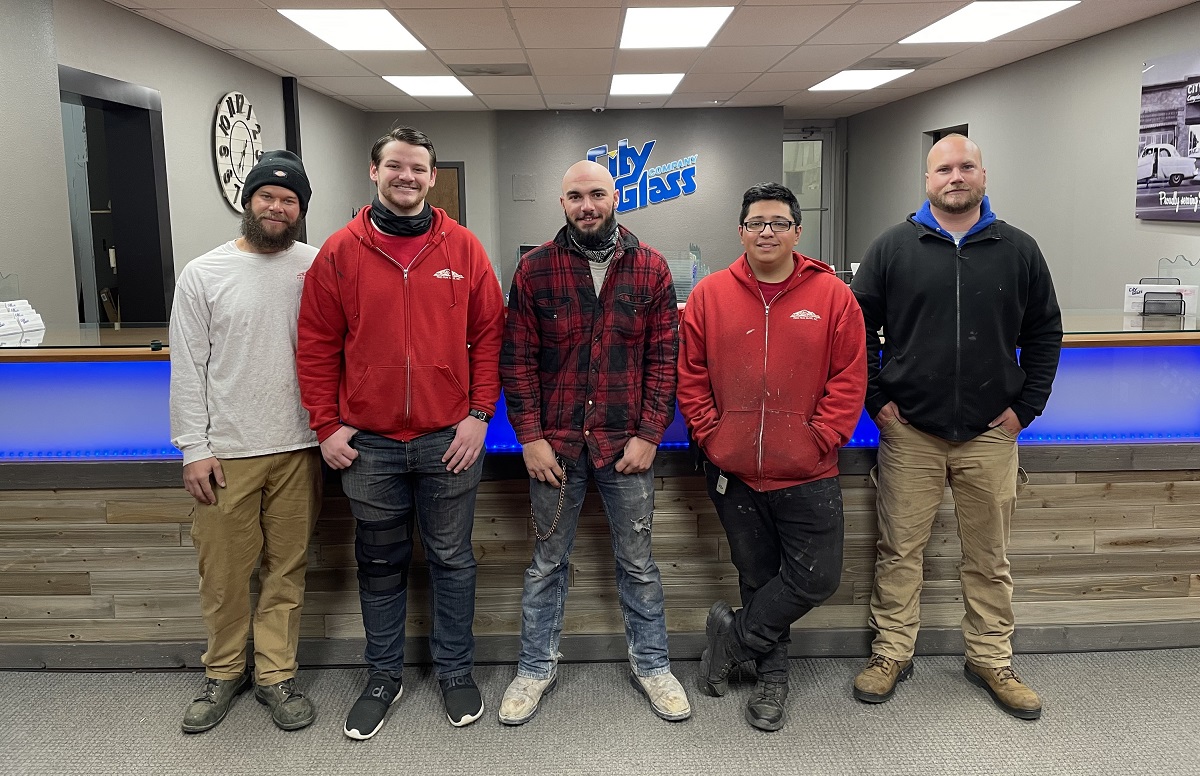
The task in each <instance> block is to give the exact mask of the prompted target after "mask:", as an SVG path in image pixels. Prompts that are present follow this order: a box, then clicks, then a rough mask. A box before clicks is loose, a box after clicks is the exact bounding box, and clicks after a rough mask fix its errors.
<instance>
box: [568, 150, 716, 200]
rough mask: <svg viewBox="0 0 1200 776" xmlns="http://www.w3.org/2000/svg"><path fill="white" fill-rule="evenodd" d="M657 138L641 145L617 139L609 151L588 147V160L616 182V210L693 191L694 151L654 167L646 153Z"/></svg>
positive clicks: (694, 172)
mask: <svg viewBox="0 0 1200 776" xmlns="http://www.w3.org/2000/svg"><path fill="white" fill-rule="evenodd" d="M656 142H657V141H655V140H647V141H646V142H645V144H643V145H642V147H641V148H638V147H637V146H631V145H629V139H628V138H624V139H622V140H620V141H618V142H617V147H616V148H614V149H613V150H611V151H609V150H608V146H607V145H601V146H596V147H594V148H589V149H588V152H587V158H588V160H589V161H592V162H596V163H597V164H602V165H604V166H605V167H607V168H608V171H609V172H610V173H612V176H613V181H614V183H615V185H616V190H617V192H616V199H617V208H616V210H617V212H618V213H627V212H629V211H630V210H637V209H638V208H643V207H647V206H649V205H658V204H661V203H663V202H669V201H670V200H672V199H676V198H678V197H681V196H686V195H688V194H693V193H695V191H696V162H697V160H698V159H699V158H700V157H699V155H698V154H693V155H691V156H687V157H684V158H682V159H676V160H675V161H672V162H667V163H666V164H660V165H658V166H656V167H648V166H647V163H648V162H649V161H650V153H651V151H653V150H654V144H655V143H656Z"/></svg>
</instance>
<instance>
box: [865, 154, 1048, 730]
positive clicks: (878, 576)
mask: <svg viewBox="0 0 1200 776" xmlns="http://www.w3.org/2000/svg"><path fill="white" fill-rule="evenodd" d="M926 169H927V171H926V173H925V191H926V194H927V195H928V197H929V200H928V202H926V203H925V205H924V206H923V207H922V208H921V210H920V211H918V212H917V213H914V214H913V215H911V216H909V217H908V220H907V221H905V222H904V223H903V224H899V225H898V226H894V227H892V228H890V229H888V230H887V231H886V232H884V233H883V234H881V235H880V236H879V237H878V238H876V240H875V241H874V242H873V243H872V244H871V246H870V247H869V248H868V249H867V253H866V255H865V256H864V257H863V261H862V265H861V266H860V267H859V270H858V272H857V274H856V275H855V277H854V282H853V289H854V293H855V296H857V297H858V302H859V305H860V306H861V307H862V311H863V317H864V319H865V322H866V328H867V354H868V361H867V376H868V385H867V398H866V406H867V411H868V412H869V413H870V414H871V416H872V417H873V418H874V419H875V423H876V425H878V426H879V459H878V467H877V473H878V476H877V485H878V489H879V490H878V499H877V507H878V513H879V543H878V557H877V559H876V564H875V586H874V590H873V592H872V595H871V627H872V628H873V629H874V631H875V639H874V642H873V643H872V646H871V652H872V654H871V659H870V661H869V662H868V663H867V667H866V668H865V669H863V671H862V672H861V673H859V675H858V676H857V677H855V680H854V697H855V698H858V699H859V700H861V701H866V702H868V703H882V702H883V701H886V700H887V699H888V698H890V697H891V696H892V693H894V692H895V689H896V684H897V683H898V682H900V681H903V680H905V679H907V678H908V677H909V676H911V675H912V671H913V663H912V656H913V646H914V644H915V642H916V638H917V630H918V628H919V627H920V595H921V579H922V571H921V566H922V558H923V553H924V550H925V545H926V543H927V542H928V541H929V535H930V531H931V529H932V526H933V520H934V516H935V515H936V513H937V510H938V506H939V505H940V504H941V501H942V497H943V493H944V490H945V485H946V481H947V479H949V482H950V487H951V490H952V491H953V494H954V512H955V516H956V517H957V518H958V533H959V538H960V540H961V543H962V556H963V562H962V568H961V571H960V578H961V581H962V591H963V603H964V604H965V606H966V616H965V617H964V618H963V620H962V630H963V637H964V639H965V641H966V657H967V660H966V665H965V667H964V674H965V675H966V678H967V679H968V680H969V681H970V682H971V683H973V684H975V685H978V686H979V687H982V688H983V689H984V690H986V691H987V692H988V694H990V695H991V696H992V699H993V700H994V701H995V702H996V704H997V705H998V706H999V707H1000V708H1001V709H1003V710H1004V711H1005V712H1007V713H1009V714H1011V715H1013V716H1015V717H1019V718H1021V719H1037V718H1038V717H1039V716H1040V715H1041V710H1042V707H1041V701H1040V700H1039V699H1038V696H1037V693H1035V692H1034V691H1033V690H1032V689H1030V688H1029V687H1028V686H1026V685H1025V684H1024V683H1023V682H1022V681H1021V680H1020V678H1019V677H1018V676H1017V674H1016V673H1015V672H1014V671H1013V669H1012V665H1011V663H1012V645H1011V639H1012V633H1013V624H1014V622H1013V621H1014V617H1013V609H1012V577H1011V576H1010V574H1009V563H1008V557H1007V545H1008V534H1009V523H1010V521H1011V518H1012V514H1013V509H1014V507H1015V505H1016V497H1017V435H1018V434H1019V433H1020V432H1021V430H1022V429H1023V428H1025V427H1026V426H1028V425H1029V424H1030V422H1032V421H1033V419H1034V418H1036V417H1037V416H1038V415H1040V414H1041V412H1042V410H1043V409H1044V408H1045V406H1046V401H1047V399H1049V397H1050V387H1051V385H1052V383H1053V382H1054V374H1055V372H1056V371H1057V369H1058V357H1059V351H1060V349H1061V347H1062V321H1061V319H1060V316H1059V310H1058V302H1057V300H1056V299H1055V296H1054V285H1053V283H1052V281H1051V279H1050V271H1049V269H1048V268H1047V266H1046V260H1045V258H1044V257H1043V256H1042V253H1041V250H1040V249H1039V248H1038V245H1037V243H1036V242H1035V241H1034V240H1033V238H1032V237H1030V236H1029V235H1027V234H1025V233H1024V232H1022V231H1020V230H1019V229H1016V228H1014V227H1012V226H1010V225H1008V224H1006V223H1004V222H1003V221H999V220H997V219H996V216H995V214H994V213H993V212H992V210H991V207H990V206H989V204H988V199H987V197H986V196H984V190H985V185H986V182H987V173H986V171H985V170H984V168H983V160H982V155H981V153H980V151H979V147H978V146H977V145H975V143H973V142H971V141H970V140H968V139H967V138H966V137H964V136H962V135H957V134H955V135H949V136H947V137H945V138H943V139H942V140H940V141H938V143H936V144H935V145H934V146H933V149H932V150H931V151H930V152H929V158H928V164H927V168H926ZM880 329H882V333H883V344H882V346H881V343H880ZM1018 348H1020V358H1019V359H1018V357H1017V349H1018ZM880 351H882V353H881V352H880Z"/></svg>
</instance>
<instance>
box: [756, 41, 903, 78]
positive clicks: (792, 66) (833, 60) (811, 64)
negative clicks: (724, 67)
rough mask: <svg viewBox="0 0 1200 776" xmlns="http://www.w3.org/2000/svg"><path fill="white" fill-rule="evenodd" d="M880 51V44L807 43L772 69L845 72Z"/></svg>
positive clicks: (780, 70)
mask: <svg viewBox="0 0 1200 776" xmlns="http://www.w3.org/2000/svg"><path fill="white" fill-rule="evenodd" d="M878 50H879V44H878V43H863V44H859V45H854V46H852V45H848V44H843V45H840V46H819V45H814V44H812V43H806V44H805V45H803V46H801V47H799V48H798V49H796V50H795V51H793V52H792V53H791V54H789V55H788V56H786V57H785V58H784V59H783V60H782V61H781V62H780V63H779V64H777V65H775V67H772V68H771V72H772V73H788V72H797V71H804V70H812V71H816V70H824V71H827V72H834V73H836V72H837V71H839V70H845V69H846V68H847V67H850V66H851V65H853V64H854V63H855V62H858V61H859V60H861V59H866V58H867V57H869V56H872V55H873V54H875V52H876V51H878Z"/></svg>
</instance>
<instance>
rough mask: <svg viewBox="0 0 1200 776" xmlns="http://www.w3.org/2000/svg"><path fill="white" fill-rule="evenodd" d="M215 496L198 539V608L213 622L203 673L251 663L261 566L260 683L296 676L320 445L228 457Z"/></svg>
mask: <svg viewBox="0 0 1200 776" xmlns="http://www.w3.org/2000/svg"><path fill="white" fill-rule="evenodd" d="M221 468H222V469H223V470H224V472H225V487H224V488H216V487H215V485H214V490H215V491H216V492H217V503H216V504H213V505H208V504H197V505H196V509H195V511H194V512H193V517H192V542H193V543H194V544H195V545H196V553H197V554H198V555H199V558H200V608H201V612H202V614H203V616H204V624H205V627H206V628H207V629H208V650H207V651H206V652H205V653H204V655H203V656H202V657H201V659H202V660H203V661H204V666H205V674H206V675H207V676H209V677H212V678H214V679H235V678H237V677H238V676H240V675H241V674H242V673H243V672H244V671H245V670H246V638H247V637H248V636H249V634H250V578H251V575H252V574H253V573H254V566H255V564H256V563H258V562H259V557H260V555H261V557H262V563H261V565H260V568H259V572H258V578H259V588H260V589H259V595H258V606H257V608H256V609H255V611H254V673H255V683H256V684H260V685H268V684H275V683H276V682H282V681H283V680H285V679H290V678H292V677H294V676H295V675H296V647H297V645H298V643H299V640H300V607H301V604H302V603H303V600H304V573H305V571H306V570H307V569H308V540H309V537H310V536H311V535H312V530H313V525H314V524H315V523H316V521H317V515H318V514H319V513H320V511H321V457H320V453H319V448H316V447H310V448H306V449H303V450H296V451H292V452H287V453H276V454H274V455H262V456H255V457H253V458H225V459H222V460H221Z"/></svg>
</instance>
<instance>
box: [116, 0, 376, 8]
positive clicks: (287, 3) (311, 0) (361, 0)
mask: <svg viewBox="0 0 1200 776" xmlns="http://www.w3.org/2000/svg"><path fill="white" fill-rule="evenodd" d="M123 1H124V0H122V2H123ZM258 1H259V2H260V3H262V4H263V5H265V6H266V7H268V8H316V9H325V8H387V4H386V3H384V2H383V0H353V2H350V3H347V2H345V0H342V1H341V2H339V1H338V0H258ZM139 2H143V3H147V2H150V3H152V2H157V0H139ZM240 5H241V7H243V8H244V7H245V6H246V5H247V4H246V3H245V2H242V3H240ZM208 7H209V8H212V7H213V5H212V4H209V6H208Z"/></svg>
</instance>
